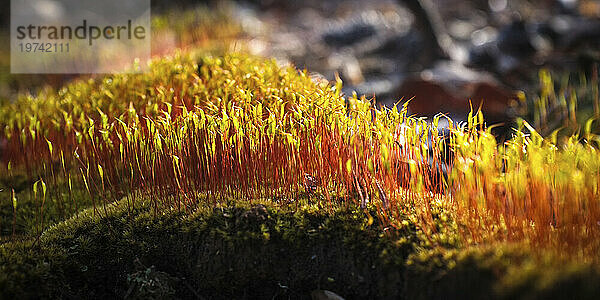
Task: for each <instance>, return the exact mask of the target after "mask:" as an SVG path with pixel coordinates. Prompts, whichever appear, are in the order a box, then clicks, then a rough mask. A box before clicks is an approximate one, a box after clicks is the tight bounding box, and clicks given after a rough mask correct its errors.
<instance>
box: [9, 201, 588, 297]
mask: <svg viewBox="0 0 600 300" xmlns="http://www.w3.org/2000/svg"><path fill="white" fill-rule="evenodd" d="M120 205H121V206H122V207H118V208H115V209H111V212H109V213H108V216H103V217H102V218H98V217H93V214H92V211H90V210H86V211H84V212H83V213H81V214H80V215H78V216H77V217H75V218H72V219H70V220H67V221H65V222H62V223H60V224H58V225H56V226H54V227H52V228H51V229H49V230H48V231H46V232H45V233H44V234H43V235H42V237H41V238H40V239H39V241H35V240H30V241H25V242H13V243H7V244H4V245H2V246H0V291H1V293H0V294H1V295H2V297H3V298H15V297H18V298H79V299H81V298H86V299H89V298H123V297H126V298H144V299H148V298H161V299H164V298H201V297H204V298H207V299H225V298H227V299H240V298H242V299H243V298H246V299H264V298H273V297H275V298H277V297H281V298H309V297H310V292H311V291H313V290H315V289H325V290H330V291H334V292H336V293H338V294H340V295H342V296H343V297H345V298H347V299H368V298H373V299H399V298H408V299H440V298H444V299H458V298H464V297H467V298H480V297H485V298H515V297H516V298H523V297H524V298H530V299H535V298H546V299H547V298H563V297H564V296H571V295H573V296H577V298H579V299H584V298H593V297H595V295H598V293H600V285H598V284H597V283H600V273H599V272H598V270H597V269H596V268H594V267H591V266H582V265H577V266H561V267H558V263H557V262H552V261H546V262H539V261H538V260H534V259H533V258H532V256H531V255H530V253H528V251H527V250H523V249H518V248H510V247H496V248H485V249H471V250H462V251H459V250H448V249H446V250H443V249H437V250H433V249H430V250H427V249H423V248H422V247H420V246H418V245H422V244H423V243H421V241H420V238H419V236H420V234H419V232H418V230H417V228H415V226H414V225H413V224H410V223H408V224H407V225H406V226H405V227H403V228H401V229H398V230H394V231H390V230H385V231H384V230H382V228H381V225H380V224H378V223H377V221H375V223H373V224H371V225H369V221H368V220H369V218H368V216H366V213H368V212H365V211H362V210H356V209H354V208H338V209H336V210H335V211H332V212H329V213H326V212H324V211H325V210H318V209H313V208H310V207H305V208H300V209H298V210H297V211H295V212H294V211H291V210H290V209H275V208H272V207H270V206H269V205H267V206H263V205H254V206H248V205H241V206H237V207H230V208H215V209H211V210H208V209H205V210H201V211H199V212H196V213H194V214H191V215H190V214H185V213H179V212H177V211H171V212H167V213H164V212H161V213H159V214H158V215H156V214H155V213H154V211H153V210H152V209H150V208H147V207H146V208H138V209H136V210H133V211H128V210H127V209H126V208H125V207H124V205H123V203H121V204H120ZM371 213H373V212H371ZM384 232H385V233H384Z"/></svg>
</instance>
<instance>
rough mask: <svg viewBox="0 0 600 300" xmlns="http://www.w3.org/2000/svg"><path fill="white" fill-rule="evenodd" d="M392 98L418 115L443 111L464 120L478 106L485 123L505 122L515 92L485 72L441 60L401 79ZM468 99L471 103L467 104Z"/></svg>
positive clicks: (428, 114) (431, 114) (454, 117)
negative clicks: (401, 100) (418, 72)
mask: <svg viewBox="0 0 600 300" xmlns="http://www.w3.org/2000/svg"><path fill="white" fill-rule="evenodd" d="M396 97H401V98H403V99H404V100H405V101H407V100H409V99H411V98H413V97H414V99H412V100H411V101H410V103H409V105H408V109H409V112H410V113H412V114H417V115H419V116H429V117H431V116H434V115H436V114H438V113H440V112H441V113H446V114H448V115H449V116H450V117H451V118H453V119H464V118H465V117H466V116H467V114H468V113H469V111H470V109H471V105H472V107H473V110H477V108H478V107H479V106H481V108H482V111H483V113H484V115H485V118H486V120H487V121H488V123H496V122H503V121H506V120H507V118H508V113H507V111H508V108H509V104H510V102H511V101H512V100H513V99H515V98H516V97H515V95H514V94H513V93H512V92H511V91H510V90H508V89H506V88H504V87H503V86H502V85H501V84H500V83H498V82H497V81H495V80H494V79H493V77H492V76H491V75H490V74H488V73H485V72H477V71H473V70H471V69H468V68H465V67H464V66H461V65H459V64H457V63H452V62H442V63H438V64H437V65H436V67H434V68H433V69H430V70H426V71H424V72H422V73H421V74H420V75H419V76H412V77H409V78H407V79H406V80H404V82H403V83H402V85H401V87H400V89H399V90H398V91H397V93H396ZM469 101H471V103H469Z"/></svg>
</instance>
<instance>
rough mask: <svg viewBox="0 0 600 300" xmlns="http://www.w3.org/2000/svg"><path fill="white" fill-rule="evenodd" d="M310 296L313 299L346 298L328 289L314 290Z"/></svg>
mask: <svg viewBox="0 0 600 300" xmlns="http://www.w3.org/2000/svg"><path fill="white" fill-rule="evenodd" d="M310 297H311V299H312V300H344V298H342V297H341V296H340V295H338V294H336V293H334V292H331V291H328V290H314V291H312V292H311V293H310Z"/></svg>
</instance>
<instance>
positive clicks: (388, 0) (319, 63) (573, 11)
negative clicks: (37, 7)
mask: <svg viewBox="0 0 600 300" xmlns="http://www.w3.org/2000/svg"><path fill="white" fill-rule="evenodd" d="M48 1H52V0H39V2H40V3H41V4H43V2H48ZM152 14H153V20H152V26H153V37H152V53H153V55H155V56H158V55H167V54H169V53H172V52H173V51H176V49H178V48H194V49H202V50H203V51H206V52H208V53H212V54H217V55H218V54H219V53H222V52H224V51H246V52H250V53H253V54H256V55H260V56H265V57H274V58H275V59H277V61H278V62H280V63H281V64H293V65H295V66H296V67H297V68H299V69H307V70H308V71H309V72H310V73H311V75H312V76H313V78H314V79H315V80H328V81H332V80H335V76H336V74H339V76H340V78H341V79H342V80H343V82H344V93H345V94H346V95H351V94H352V93H357V94H358V95H359V96H360V95H364V96H365V97H366V98H367V99H373V100H374V103H376V105H383V106H387V107H391V106H393V105H394V103H396V102H398V101H400V102H406V101H408V100H410V102H409V110H410V112H411V113H413V114H417V115H420V116H425V117H431V116H433V115H435V114H437V113H440V112H442V113H445V114H447V115H448V116H450V117H451V118H452V119H454V120H457V121H460V120H464V119H465V118H466V116H467V114H468V112H469V110H470V108H471V107H474V108H475V109H476V108H478V107H482V109H483V111H484V114H485V116H486V119H487V120H488V123H490V124H492V123H500V124H504V126H500V127H499V130H498V134H499V135H505V134H507V133H509V131H508V129H507V128H509V126H513V125H514V124H515V122H518V120H520V119H525V120H527V121H528V122H530V123H531V124H533V125H535V127H536V128H538V130H539V131H540V132H541V133H543V134H550V133H551V132H553V131H554V130H556V129H559V128H563V129H564V128H568V129H569V130H570V131H576V130H578V129H579V128H580V127H581V126H582V124H584V123H586V122H587V120H590V119H592V118H597V117H598V116H599V115H600V108H599V101H598V75H597V70H598V65H597V63H598V62H599V61H600V1H593V0H537V1H526V0H522V1H508V0H401V1H394V0H370V1H359V0H348V1H338V0H331V1H318V0H305V1H300V0H284V1H269V0H249V1H228V2H223V1H193V0H175V1H168V0H153V1H152ZM0 20H1V21H0V23H1V24H0V25H1V26H2V27H1V28H0V45H2V46H0V99H1V100H0V101H11V100H10V99H14V97H17V95H18V94H19V93H21V94H22V93H35V92H36V90H38V89H40V88H45V87H46V88H48V87H49V88H52V87H54V88H56V87H59V86H60V85H62V84H63V83H64V82H65V81H68V80H72V79H73V78H77V77H82V76H83V77H85V76H88V75H80V74H73V75H52V74H50V75H11V74H10V65H9V63H10V59H9V57H10V56H9V55H10V53H9V44H8V43H9V35H8V26H9V24H10V2H9V1H7V0H0ZM411 99H412V100H411ZM482 100H483V101H482ZM502 128H504V130H503V129H502Z"/></svg>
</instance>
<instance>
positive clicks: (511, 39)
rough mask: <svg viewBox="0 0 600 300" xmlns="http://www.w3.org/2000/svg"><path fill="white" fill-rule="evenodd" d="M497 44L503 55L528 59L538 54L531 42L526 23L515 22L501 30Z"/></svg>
mask: <svg viewBox="0 0 600 300" xmlns="http://www.w3.org/2000/svg"><path fill="white" fill-rule="evenodd" d="M497 44H498V49H499V50H500V51H501V52H502V53H503V54H506V55H510V56H514V57H516V58H528V57H531V56H532V55H533V54H535V52H536V49H535V48H534V47H533V45H532V44H531V41H530V40H529V35H528V33H527V31H526V28H525V22H524V21H521V20H517V21H513V22H512V23H511V24H510V25H508V26H504V27H503V28H501V29H500V31H499V32H498V39H497Z"/></svg>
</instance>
